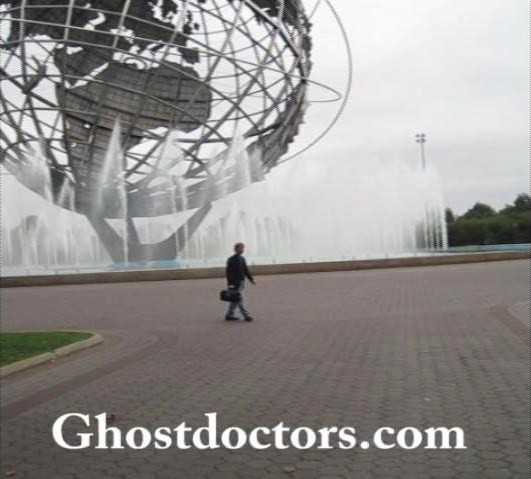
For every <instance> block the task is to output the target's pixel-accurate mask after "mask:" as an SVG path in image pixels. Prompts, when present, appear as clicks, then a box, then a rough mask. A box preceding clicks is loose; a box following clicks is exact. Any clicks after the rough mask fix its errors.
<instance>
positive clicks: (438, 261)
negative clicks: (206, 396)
mask: <svg viewBox="0 0 531 479" xmlns="http://www.w3.org/2000/svg"><path fill="white" fill-rule="evenodd" d="M523 259H530V252H529V251H507V252H495V253H469V254H441V255H435V256H420V257H412V258H393V259H374V260H360V261H355V260H352V261H330V262H323V263H294V264H270V265H254V266H252V270H253V273H254V274H256V275H274V274H302V273H327V272H334V271H359V270H367V269H386V268H410V267H420V266H438V265H449V264H470V263H484V262H490V261H512V260H523ZM224 275H225V268H198V269H175V270H151V271H121V272H104V273H85V274H58V275H43V276H6V277H2V278H1V280H0V282H1V287H2V288H14V287H26V286H58V285H68V284H98V283H133V282H135V283H136V282H142V281H177V280H192V279H209V278H223V277H224Z"/></svg>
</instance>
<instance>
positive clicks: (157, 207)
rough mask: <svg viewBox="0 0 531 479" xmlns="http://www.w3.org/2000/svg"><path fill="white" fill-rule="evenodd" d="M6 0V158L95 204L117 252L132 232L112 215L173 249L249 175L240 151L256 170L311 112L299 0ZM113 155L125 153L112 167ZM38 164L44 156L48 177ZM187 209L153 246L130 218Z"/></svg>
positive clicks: (90, 212) (1, 116) (12, 167)
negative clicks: (123, 231) (116, 225)
mask: <svg viewBox="0 0 531 479" xmlns="http://www.w3.org/2000/svg"><path fill="white" fill-rule="evenodd" d="M0 8H1V9H2V10H1V17H0V18H1V22H2V23H1V25H2V43H1V45H0V46H1V53H2V68H1V73H2V79H1V83H2V110H1V112H0V121H1V122H2V130H1V138H0V140H1V142H0V145H1V152H2V164H3V165H4V166H5V167H6V168H7V169H8V170H9V171H10V172H11V173H13V174H14V175H15V176H16V177H17V179H18V180H19V181H20V182H21V183H23V184H25V185H26V186H27V187H29V188H30V189H32V190H33V191H35V192H36V193H38V194H40V195H41V196H44V197H46V198H48V199H50V200H52V201H54V203H56V204H58V205H59V206H62V207H64V208H68V209H72V210H74V211H76V212H78V213H82V214H85V215H87V217H88V218H89V220H90V221H91V223H92V224H93V226H94V227H95V229H96V231H97V233H98V235H99V237H100V239H101V240H102V241H103V243H104V244H105V246H106V247H107V249H108V250H109V252H110V253H111V255H112V256H113V257H114V258H115V259H117V260H119V259H123V256H122V257H121V255H122V253H121V251H123V248H120V247H118V244H119V243H120V242H122V243H123V241H124V240H123V238H121V239H120V238H118V237H117V235H116V233H114V232H113V230H112V228H110V227H109V225H108V221H107V220H108V219H112V218H119V217H122V216H123V215H124V211H126V213H125V214H126V217H127V218H126V219H127V220H128V225H129V232H130V234H129V237H128V239H127V241H128V242H130V243H131V245H130V248H129V251H128V254H130V255H133V256H136V257H138V258H144V259H145V258H146V257H147V256H150V257H159V258H160V257H171V256H172V255H174V254H175V251H172V247H171V246H170V245H175V244H181V245H183V244H185V242H186V240H187V237H188V236H189V235H191V234H193V231H194V230H195V228H197V226H198V225H199V224H200V223H201V221H202V219H203V218H204V217H205V216H206V214H207V213H208V211H209V210H210V207H211V204H212V202H213V201H215V200H216V199H218V198H220V197H221V196H224V195H227V194H230V193H231V192H234V191H237V190H238V189H239V188H241V187H242V183H241V181H239V176H240V173H239V172H238V165H237V164H236V163H235V160H234V156H237V155H238V154H244V155H245V157H246V161H248V162H249V174H250V175H251V179H252V181H257V180H260V179H261V178H263V175H264V173H267V171H269V170H270V169H271V168H273V167H274V166H275V165H276V164H277V163H278V161H279V160H280V158H281V157H282V156H283V155H285V154H286V152H287V151H288V148H289V145H290V144H291V143H292V142H293V140H294V138H295V137H296V136H297V134H298V132H299V128H300V126H301V123H302V122H303V118H304V111H305V107H306V104H307V101H308V100H307V95H308V85H309V82H310V73H311V66H312V64H311V58H310V57H311V49H312V43H311V37H310V31H311V23H310V20H309V18H308V16H307V15H306V13H305V10H304V7H303V4H302V1H301V0H196V1H189V0H158V1H153V2H147V1H144V0H124V1H119V2H117V1H115V0H92V1H90V2H87V0H68V1H67V0H63V1H60V0H20V1H6V0H0ZM235 136H238V137H239V138H240V139H239V141H238V142H237V143H238V145H237V146H238V148H240V150H241V151H239V152H235V141H234V138H235ZM113 142H114V144H115V146H114V149H113V147H112V145H113ZM176 142H178V143H176ZM109 155H114V156H120V160H119V161H120V167H119V168H118V169H115V171H113V172H112V174H111V176H110V177H109V171H106V170H108V169H109V167H108V164H107V163H108V161H109ZM36 164H38V168H37V170H39V169H40V170H42V169H43V168H46V169H48V170H49V175H50V177H51V188H50V189H51V191H46V188H44V186H43V184H42V181H40V178H39V175H38V174H37V175H36V173H35V171H36V168H35V165H36ZM105 175H107V180H106V182H102V176H105ZM118 185H121V186H118ZM119 188H123V191H124V195H125V196H124V204H123V205H122V206H120V207H119V206H117V205H118V204H119V203H120V202H119V201H117V199H116V198H117V196H116V194H117V193H116V192H117V191H118V189H119ZM65 191H66V192H67V193H66V194H65ZM96 205H97V206H96ZM124 205H125V206H124ZM183 210H194V214H193V215H192V216H191V217H190V219H189V220H188V224H186V225H185V227H184V228H182V229H181V230H179V231H177V232H176V233H175V234H176V235H177V236H179V238H180V241H177V242H176V241H174V240H175V238H168V240H167V241H165V242H164V244H162V243H161V244H160V245H158V246H159V247H158V248H154V247H153V245H151V247H150V249H149V253H148V252H147V250H146V249H145V248H143V247H142V245H140V244H139V243H138V241H136V240H135V232H134V224H133V222H132V221H131V218H134V217H148V216H159V215H163V214H169V213H174V212H179V211H183Z"/></svg>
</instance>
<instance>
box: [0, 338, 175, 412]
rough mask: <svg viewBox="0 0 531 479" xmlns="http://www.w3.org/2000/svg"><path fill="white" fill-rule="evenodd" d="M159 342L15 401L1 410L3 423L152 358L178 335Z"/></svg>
mask: <svg viewBox="0 0 531 479" xmlns="http://www.w3.org/2000/svg"><path fill="white" fill-rule="evenodd" d="M156 337H157V340H156V341H155V342H154V343H152V344H150V345H149V346H147V347H145V348H143V349H140V350H138V351H135V352H133V353H131V354H128V355H126V356H123V357H121V358H120V359H117V360H115V361H111V362H109V363H107V364H105V365H103V366H100V367H98V368H96V369H93V370H92V371H90V372H88V373H85V374H81V375H80V376H76V377H75V378H72V379H68V380H66V381H63V382H61V383H59V384H56V385H54V386H53V387H50V388H47V389H44V390H41V391H39V392H38V393H35V394H32V395H30V396H26V397H25V398H24V399H21V400H19V401H15V402H13V403H11V404H9V405H7V406H5V407H3V408H2V409H1V412H2V421H9V420H10V419H13V418H15V417H16V416H19V415H21V414H23V413H25V412H27V411H29V410H31V409H34V408H36V407H38V406H40V405H42V404H44V403H46V402H48V401H51V400H53V399H56V398H58V397H60V396H61V395H63V394H65V393H67V392H68V391H71V390H72V389H76V388H78V387H81V386H85V385H86V384H89V383H91V382H93V381H96V380H98V379H100V378H102V377H104V376H107V375H109V374H112V373H114V372H116V371H119V370H120V369H123V368H125V367H127V366H130V365H131V363H134V362H135V361H139V360H141V359H144V358H146V357H148V356H150V355H151V354H152V353H153V352H157V351H160V350H161V349H163V348H166V347H168V346H171V345H173V344H174V343H175V340H176V335H173V334H168V333H167V332H165V333H164V334H157V335H156Z"/></svg>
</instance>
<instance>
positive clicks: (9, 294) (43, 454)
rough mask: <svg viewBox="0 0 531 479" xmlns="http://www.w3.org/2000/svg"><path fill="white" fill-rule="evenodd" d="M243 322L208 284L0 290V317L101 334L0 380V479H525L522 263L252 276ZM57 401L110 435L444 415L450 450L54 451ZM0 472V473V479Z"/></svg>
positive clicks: (397, 422)
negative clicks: (453, 444)
mask: <svg viewBox="0 0 531 479" xmlns="http://www.w3.org/2000/svg"><path fill="white" fill-rule="evenodd" d="M257 282H258V285H257V286H256V287H255V288H252V287H249V290H248V302H249V305H250V307H251V309H252V312H253V313H254V315H255V316H256V318H257V320H256V321H255V322H254V323H244V322H238V323H226V322H224V321H222V316H223V312H224V311H223V305H222V304H221V303H219V302H218V301H217V294H218V291H219V289H220V288H221V287H222V286H223V282H222V281H220V280H201V281H183V282H161V283H156V282H155V283H142V284H140V283H138V284H137V283H133V284H115V285H92V286H68V287H43V288H15V289H6V290H4V291H2V313H3V314H2V316H3V318H2V328H3V330H6V331H8V330H14V329H47V328H60V329H88V330H93V331H97V332H99V333H101V334H102V335H103V336H104V338H105V343H104V344H102V345H100V346H97V347H95V348H94V349H91V350H87V351H84V352H81V353H78V354H76V355H74V356H72V357H69V358H63V359H60V360H58V361H56V362H55V363H54V364H48V365H45V366H41V367H38V368H36V369H33V370H31V371H26V372H24V373H20V374H17V375H15V376H11V377H9V378H7V379H5V380H2V435H1V440H2V467H3V477H5V475H6V473H14V475H13V476H12V477H14V478H15V479H19V478H20V479H22V478H32V479H33V478H35V479H91V478H94V479H126V478H127V479H144V478H145V479H151V478H161V479H162V478H168V479H181V478H182V479H199V478H202V479H233V478H234V479H236V478H242V479H247V478H249V479H253V478H257V479H258V478H264V479H266V478H270V479H273V478H278V479H289V478H293V479H313V478H318V479H334V478H335V479H340V478H344V479H346V478H352V479H354V478H356V479H358V478H359V479H373V478H378V479H385V478H406V479H409V478H412V479H417V478H418V479H424V478H427V479H429V478H456V479H476V478H477V479H483V478H487V479H488V478H492V479H494V478H500V479H502V478H508V479H519V478H527V477H529V263H528V262H527V261H514V262H503V263H487V264H477V265H466V266H465V265H463V266H441V267H432V268H417V269H396V270H375V271H363V272H352V273H325V274H314V275H293V276H276V277H259V278H257ZM67 412H82V413H87V414H99V413H102V412H107V413H109V414H111V413H112V414H115V415H116V421H115V422H114V423H113V425H115V426H117V427H120V428H123V429H124V430H126V429H128V428H130V427H133V426H137V425H141V426H144V427H149V428H153V429H154V428H156V427H157V426H163V425H166V426H172V425H173V426H176V425H178V424H179V423H181V422H182V421H184V420H185V421H186V422H188V423H189V424H192V425H193V424H197V425H202V424H203V423H204V417H203V415H204V414H205V413H210V412H217V413H218V414H219V418H220V422H221V425H220V427H222V426H227V425H231V426H241V427H243V428H245V429H248V428H252V427H257V426H270V427H272V426H274V425H276V424H277V423H278V422H280V421H283V422H285V423H286V424H289V425H291V426H294V427H296V426H310V427H315V428H319V427H321V426H334V425H336V426H353V427H356V428H357V429H358V436H360V437H364V436H365V437H367V436H369V437H370V435H371V434H372V432H373V431H374V430H375V429H377V428H379V427H382V426H390V427H394V428H396V429H399V428H401V427H404V426H415V427H419V428H427V427H430V426H447V427H453V426H459V427H462V428H463V429H464V430H465V433H466V443H467V446H468V449H467V450H459V451H457V450H455V451H437V450H432V451H425V450H414V451H404V450H396V449H395V450H387V451H382V450H377V449H374V448H371V449H368V450H365V451H364V450H361V449H356V450H354V451H341V450H334V451H318V450H309V451H298V450H295V449H289V450H286V451H274V450H265V451H253V450H242V451H237V452H229V451H227V450H216V451H197V450H188V451H180V450H177V449H171V450H167V451H156V450H154V449H149V450H145V451H132V450H127V449H126V450H123V451H101V450H99V451H98V450H94V449H87V450H83V451H65V450H62V449H60V448H59V447H58V446H56V445H55V443H54V442H53V439H52V437H51V426H52V423H53V422H54V420H55V419H56V418H57V417H59V416H60V415H62V414H65V413H67ZM8 475H10V474H8Z"/></svg>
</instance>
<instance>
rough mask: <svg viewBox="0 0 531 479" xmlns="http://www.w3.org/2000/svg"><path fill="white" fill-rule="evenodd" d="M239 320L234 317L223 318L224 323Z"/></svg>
mask: <svg viewBox="0 0 531 479" xmlns="http://www.w3.org/2000/svg"><path fill="white" fill-rule="evenodd" d="M239 319H240V318H237V317H236V316H225V321H238V320H239Z"/></svg>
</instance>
